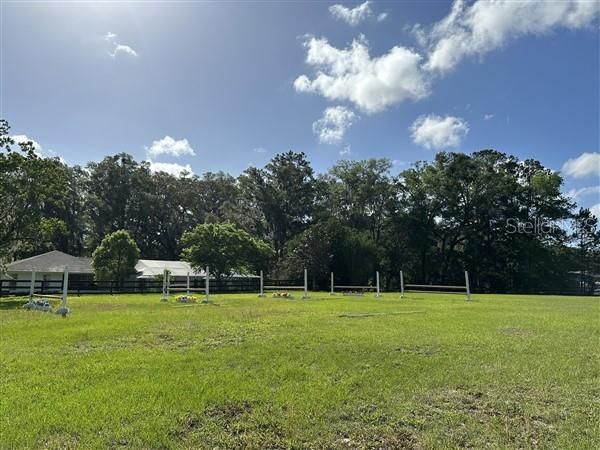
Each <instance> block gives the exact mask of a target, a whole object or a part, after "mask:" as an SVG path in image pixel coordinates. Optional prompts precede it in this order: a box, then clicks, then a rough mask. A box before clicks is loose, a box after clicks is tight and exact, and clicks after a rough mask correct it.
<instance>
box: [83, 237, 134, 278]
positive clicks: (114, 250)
mask: <svg viewBox="0 0 600 450" xmlns="http://www.w3.org/2000/svg"><path fill="white" fill-rule="evenodd" d="M139 257H140V250H139V249H138V246H137V245H136V243H135V241H134V240H133V238H132V237H131V236H130V234H129V232H128V231H126V230H117V231H115V232H113V233H110V234H109V235H107V236H106V237H105V238H104V239H102V242H101V243H100V245H99V246H98V247H96V250H94V253H93V254H92V266H93V267H94V275H95V278H96V279H97V280H116V281H117V282H119V283H121V282H123V281H124V280H125V279H126V278H127V277H129V276H130V275H133V274H135V265H136V263H137V261H138V258H139Z"/></svg>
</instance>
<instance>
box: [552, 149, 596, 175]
mask: <svg viewBox="0 0 600 450" xmlns="http://www.w3.org/2000/svg"><path fill="white" fill-rule="evenodd" d="M561 171H562V173H563V174H564V175H566V176H568V177H573V178H583V177H586V176H589V175H595V176H596V177H600V153H599V152H593V153H587V152H586V153H582V154H581V155H579V156H578V157H577V158H572V159H568V160H567V161H566V162H565V163H564V164H563V166H562V169H561Z"/></svg>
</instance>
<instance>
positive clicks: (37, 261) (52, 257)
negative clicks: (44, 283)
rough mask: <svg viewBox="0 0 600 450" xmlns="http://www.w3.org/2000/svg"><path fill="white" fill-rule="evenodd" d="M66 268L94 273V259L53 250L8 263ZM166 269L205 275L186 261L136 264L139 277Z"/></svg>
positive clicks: (16, 267) (13, 268)
mask: <svg viewBox="0 0 600 450" xmlns="http://www.w3.org/2000/svg"><path fill="white" fill-rule="evenodd" d="M65 269H68V270H69V273H85V274H93V273H94V268H93V267H92V259H91V258H86V257H82V256H71V255H68V254H66V253H63V252H60V251H58V250H53V251H51V252H48V253H42V254H41V255H37V256H32V257H30V258H25V259H21V260H19V261H15V262H13V263H10V264H8V266H7V267H6V272H7V274H10V273H11V272H12V273H14V272H31V271H32V270H35V271H36V272H50V273H62V272H64V271H65ZM165 269H167V270H169V271H170V272H171V276H175V277H185V276H187V274H188V273H189V274H190V276H193V277H204V276H205V274H204V270H200V271H198V272H197V271H195V270H194V269H193V268H192V266H190V264H189V263H188V262H186V261H163V260H155V259H140V260H138V262H137V264H136V265H135V270H136V272H137V278H155V277H156V276H160V275H162V274H163V273H164V271H165ZM233 277H234V278H256V276H255V275H241V274H234V275H233Z"/></svg>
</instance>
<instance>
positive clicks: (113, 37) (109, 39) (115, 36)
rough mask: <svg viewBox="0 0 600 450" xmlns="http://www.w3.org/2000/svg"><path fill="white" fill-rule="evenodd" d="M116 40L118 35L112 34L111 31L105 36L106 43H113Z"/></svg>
mask: <svg viewBox="0 0 600 450" xmlns="http://www.w3.org/2000/svg"><path fill="white" fill-rule="evenodd" d="M116 38H117V35H116V34H115V33H111V32H110V31H108V32H107V33H106V34H105V35H104V36H103V39H104V40H105V41H108V42H112V41H114V40H115V39H116Z"/></svg>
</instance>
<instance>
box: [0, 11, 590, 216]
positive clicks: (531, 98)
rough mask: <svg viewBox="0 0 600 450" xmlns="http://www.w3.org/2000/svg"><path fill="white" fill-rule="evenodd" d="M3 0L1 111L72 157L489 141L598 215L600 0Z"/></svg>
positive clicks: (212, 160) (455, 145)
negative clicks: (553, 178)
mask: <svg viewBox="0 0 600 450" xmlns="http://www.w3.org/2000/svg"><path fill="white" fill-rule="evenodd" d="M336 3H338V5H337V6H334V5H335V4H336ZM1 8H2V45H1V48H2V68H1V76H2V77H1V78H2V87H1V95H2V99H1V100H2V101H1V107H2V111H1V115H2V117H4V118H6V119H8V120H9V122H10V124H11V126H12V133H13V134H14V135H15V136H27V137H28V138H30V139H33V140H35V141H36V142H37V143H38V144H39V146H40V151H41V153H43V154H46V155H59V156H61V157H62V158H64V159H65V160H66V161H67V162H68V163H70V164H82V165H83V164H85V163H87V162H88V161H92V160H99V159H101V158H102V157H103V156H105V155H107V154H113V153H116V152H121V151H125V152H129V153H131V154H133V155H134V156H135V157H136V158H137V159H139V160H144V159H148V160H151V161H153V163H154V165H155V167H157V168H163V169H166V170H176V169H177V168H178V167H179V166H188V167H189V168H190V169H191V170H192V171H193V172H194V173H198V174H201V173H203V172H205V171H217V170H223V171H226V172H230V173H232V174H238V173H240V172H241V171H243V170H244V169H245V168H246V167H248V166H249V165H259V166H260V165H263V164H264V163H265V162H266V161H268V160H269V158H270V157H271V156H272V155H273V154H275V153H277V152H281V151H285V150H289V149H293V150H297V151H304V152H306V153H307V154H308V155H309V158H310V160H311V161H312V163H313V166H314V167H315V169H316V170H317V171H324V170H326V169H327V168H328V167H330V166H331V165H332V164H333V163H335V161H337V160H338V159H340V158H355V159H359V158H368V157H387V158H390V159H391V160H393V161H395V168H394V170H395V171H399V170H402V169H403V168H405V167H407V165H408V164H410V163H411V162H413V161H416V160H423V159H426V160H427V159H431V158H432V157H433V155H434V154H435V152H436V150H461V151H466V152H471V151H475V150H478V149H482V148H495V149H498V150H501V151H504V152H507V153H512V154H515V155H517V156H519V157H520V158H536V159H539V160H541V161H542V163H544V164H545V165H547V166H549V167H551V168H553V169H556V170H561V169H562V172H563V174H564V175H565V179H566V184H565V190H566V191H571V192H573V193H574V195H575V194H576V195H577V196H578V198H577V200H578V202H579V203H581V204H583V205H585V206H590V207H595V208H596V211H597V212H600V192H599V191H600V188H598V186H600V182H599V177H600V173H599V172H600V155H599V154H598V152H599V125H598V124H599V120H600V115H599V98H600V93H599V64H600V61H599V30H600V25H599V15H600V12H599V6H598V3H597V2H590V1H575V0H573V1H571V0H568V1H564V2H545V3H542V2H503V1H500V2H496V3H484V2H483V1H481V0H480V1H476V2H473V1H471V2H464V3H463V2H454V3H453V2H450V1H449V2H443V1H439V2H417V1H411V2H384V1H372V2H367V3H366V4H365V3H362V2H332V3H325V2H255V3H253V2H227V3H223V2H152V3H150V2H131V3H115V2H107V3H99V2H95V3H67V2H52V3H49V2H48V3H44V2H10V1H4V2H2V6H1ZM568 160H571V162H569V163H567V161H568ZM565 164H566V165H565ZM586 188H587V189H586Z"/></svg>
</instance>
